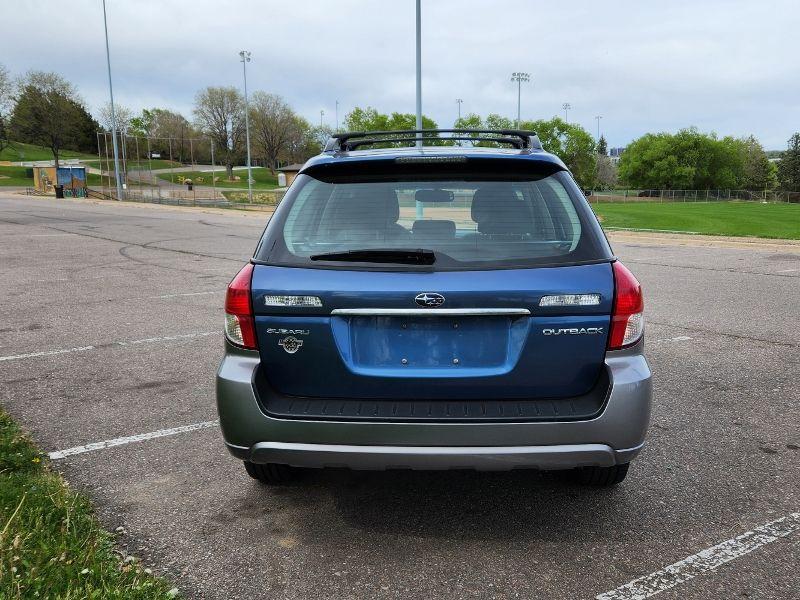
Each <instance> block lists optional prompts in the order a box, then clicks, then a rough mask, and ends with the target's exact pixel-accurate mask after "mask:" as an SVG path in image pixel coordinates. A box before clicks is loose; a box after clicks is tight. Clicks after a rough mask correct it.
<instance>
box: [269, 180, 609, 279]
mask: <svg viewBox="0 0 800 600" xmlns="http://www.w3.org/2000/svg"><path fill="white" fill-rule="evenodd" d="M395 251H397V252H395ZM420 252H422V253H424V257H427V259H426V260H423V261H422V262H423V263H424V265H423V266H420V264H417V263H414V261H408V259H407V256H404V255H403V253H410V254H414V253H418V254H419V253H420ZM395 255H397V257H395ZM610 257H611V252H610V249H609V248H608V244H607V242H606V241H605V237H604V236H603V234H602V232H600V230H599V226H598V224H597V221H596V219H595V217H594V215H593V213H592V212H591V209H590V208H589V207H588V205H587V204H586V201H585V199H584V198H583V195H582V194H581V193H580V190H579V189H578V188H577V186H576V185H575V183H574V182H573V181H572V179H571V177H570V176H569V175H568V174H567V173H565V172H556V173H551V174H545V175H542V176H528V177H526V178H524V179H520V180H516V179H515V180H497V179H495V178H492V177H491V176H488V175H487V176H486V177H485V178H480V177H479V178H475V176H474V175H472V176H470V177H469V178H466V177H463V176H453V177H451V178H447V177H445V178H442V176H439V177H437V178H431V177H428V176H425V177H423V176H417V177H414V176H408V175H404V176H403V178H402V179H396V180H391V179H388V180H387V179H385V178H382V179H380V180H375V179H374V178H373V179H372V180H365V181H359V180H358V179H357V178H355V177H352V176H350V177H347V178H345V179H344V180H342V179H341V178H338V179H334V180H329V181H321V180H319V179H315V178H314V177H311V176H308V175H301V176H300V177H298V180H297V181H296V182H295V183H294V185H293V186H292V188H291V190H290V192H289V193H288V194H287V197H286V198H285V199H284V200H283V202H282V203H281V206H280V207H279V209H278V211H277V212H276V214H275V216H274V218H273V219H272V221H271V222H270V224H269V227H268V228H267V231H266V232H265V236H264V239H262V242H261V244H260V245H259V249H258V250H257V252H256V259H258V260H261V261H264V262H267V263H269V264H274V265H285V266H305V267H314V268H340V269H352V268H354V267H356V268H378V269H380V270H394V269H403V270H407V269H413V268H425V269H426V270H465V269H474V270H485V269H493V268H515V267H528V266H545V265H565V264H581V263H587V262H599V261H602V260H608V259H609V258H610ZM395 261H396V262H395Z"/></svg>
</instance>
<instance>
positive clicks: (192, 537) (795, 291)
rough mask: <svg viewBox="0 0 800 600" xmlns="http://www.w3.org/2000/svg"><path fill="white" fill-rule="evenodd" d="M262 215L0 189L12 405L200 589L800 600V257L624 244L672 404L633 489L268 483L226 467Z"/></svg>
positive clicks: (458, 480) (438, 478)
mask: <svg viewBox="0 0 800 600" xmlns="http://www.w3.org/2000/svg"><path fill="white" fill-rule="evenodd" d="M266 219H267V217H266V216H265V215H263V214H255V215H254V214H249V213H241V212H239V211H227V212H226V211H221V210H213V209H205V210H187V209H179V208H169V207H160V206H147V205H134V204H117V203H105V202H93V201H74V200H73V201H56V200H53V199H43V198H28V197H21V196H11V195H8V194H5V193H3V192H0V277H2V281H3V287H2V295H1V296H0V332H2V334H1V335H0V359H2V360H0V403H2V405H3V406H4V407H5V408H6V409H8V410H9V411H10V412H11V413H12V414H13V415H14V416H15V417H16V418H17V419H19V420H20V421H21V422H22V424H23V425H24V426H25V427H26V428H28V429H29V430H30V431H31V432H32V433H33V435H34V437H35V439H36V440H37V442H38V443H39V444H40V445H41V447H42V448H43V449H45V450H47V451H51V452H61V453H62V455H61V458H59V459H58V460H56V461H54V463H53V464H54V466H55V468H57V469H59V470H61V471H63V472H64V474H65V476H66V477H67V479H68V480H69V481H70V482H71V483H72V484H73V485H74V486H76V487H78V488H80V489H83V490H85V491H86V492H88V493H89V495H90V496H91V497H92V498H93V499H94V501H95V502H96V504H97V507H98V511H99V515H100V518H101V520H102V521H103V523H104V524H105V525H106V526H107V527H108V528H109V529H111V530H113V529H114V528H116V527H117V526H122V527H124V528H125V533H124V535H122V536H121V538H120V543H121V544H122V545H123V546H125V548H126V549H127V550H128V551H130V552H132V553H134V554H136V555H138V556H143V557H144V558H145V559H146V560H147V561H148V562H149V563H150V564H151V565H153V566H154V568H155V570H156V571H157V572H163V573H165V574H166V575H167V576H168V577H170V578H172V579H173V580H174V581H175V582H176V584H177V585H178V587H179V588H180V589H181V590H182V591H183V592H184V593H185V594H186V595H187V596H188V597H190V598H215V599H216V598H219V599H231V598H248V599H249V598H291V599H294V598H297V599H300V598H403V599H409V598H410V599H429V598H526V599H529V598H543V599H544V598H546V599H562V598H563V599H580V598H594V597H595V596H597V595H601V594H605V595H604V596H601V597H603V598H607V599H609V600H617V599H621V598H635V597H639V598H643V597H647V596H646V594H650V593H652V592H654V591H655V592H660V593H659V595H658V598H659V599H661V598H663V599H672V600H676V599H696V598H697V599H699V598H722V597H724V598H740V597H750V598H762V599H775V598H798V589H800V577H799V576H798V556H800V534H799V533H798V531H797V527H796V526H795V523H796V520H793V517H791V515H795V514H796V513H797V512H798V510H800V431H799V428H798V423H800V383H798V373H800V329H798V328H797V327H796V326H795V324H796V323H798V322H800V303H798V302H797V298H798V296H799V295H800V293H799V292H800V254H798V253H797V252H795V251H791V250H789V249H786V248H783V247H781V246H769V245H758V246H753V247H720V246H719V245H708V246H700V245H691V246H687V245H682V244H685V240H682V239H678V240H672V241H670V240H664V239H662V238H659V237H653V238H646V237H625V236H623V235H622V234H615V235H614V236H612V238H613V239H614V240H616V241H615V242H614V246H615V250H616V251H617V252H618V253H619V255H620V256H621V257H622V258H623V259H624V260H625V261H626V264H628V265H629V266H630V267H631V268H632V269H633V270H634V271H635V272H636V274H637V275H638V276H639V278H640V279H641V280H642V282H643V285H644V288H645V292H646V298H647V315H648V325H647V345H648V354H649V357H650V361H651V365H652V367H653V371H654V374H655V394H656V396H655V407H654V414H653V426H652V430H651V432H650V437H649V441H648V445H647V447H646V449H645V450H644V452H643V454H642V456H641V457H640V459H639V460H638V461H637V462H636V463H635V464H634V466H633V468H632V470H631V474H630V475H629V478H628V480H626V482H625V483H624V484H623V485H621V486H620V487H618V488H616V489H613V490H608V491H592V490H587V489H583V488H580V487H577V486H574V485H571V484H568V483H565V482H563V481H562V480H560V479H559V478H557V477H553V476H549V475H541V474H537V473H528V472H515V473H506V474H502V473H500V474H479V473H460V472H450V473H447V472H446V473H391V474H385V473H384V474H354V475H350V474H347V473H340V472H324V473H315V474H311V475H309V476H308V477H307V478H306V479H305V480H304V481H302V482H301V483H298V484H297V485H293V486H290V487H286V488H284V489H274V490H270V489H265V488H263V487H260V486H259V485H257V484H256V483H255V482H253V481H252V480H250V479H249V478H247V476H246V475H245V473H244V470H243V469H242V468H241V465H240V464H239V463H238V462H237V461H236V460H234V459H233V458H231V457H230V456H228V455H227V453H226V452H225V450H224V449H223V446H222V442H221V439H220V435H219V431H218V429H217V427H216V424H215V423H214V421H215V419H216V410H215V407H214V393H213V375H214V371H215V368H216V366H217V364H218V361H219V358H220V356H221V353H222V335H221V333H220V331H221V327H222V308H221V307H222V302H223V294H224V289H225V286H226V284H227V283H228V281H229V280H230V278H231V277H232V275H233V274H234V273H235V272H236V271H237V269H238V268H239V267H240V266H241V264H242V263H243V262H244V261H245V260H246V259H247V258H248V257H249V256H250V254H251V252H252V250H253V248H254V246H255V243H256V240H257V239H258V237H259V235H260V234H261V231H262V229H263V227H264V224H265V221H266ZM723 245H724V244H723ZM75 449H79V450H80V451H76V450H75ZM67 450H70V452H69V453H66V452H64V451H67ZM56 456H59V455H58V454H56ZM668 567H669V568H668ZM689 576H691V577H689ZM639 578H644V579H641V580H639V581H638V582H637V583H633V584H630V585H629V586H628V587H621V586H625V585H626V584H629V582H632V581H634V580H637V579H639ZM642 590H645V591H642ZM636 594H639V595H636ZM642 594H644V595H642Z"/></svg>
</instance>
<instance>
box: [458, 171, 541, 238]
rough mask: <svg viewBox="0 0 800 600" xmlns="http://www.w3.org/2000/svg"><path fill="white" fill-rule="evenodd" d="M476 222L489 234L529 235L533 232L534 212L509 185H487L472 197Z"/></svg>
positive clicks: (473, 218)
mask: <svg viewBox="0 0 800 600" xmlns="http://www.w3.org/2000/svg"><path fill="white" fill-rule="evenodd" d="M471 214H472V220H473V221H475V222H476V223H477V224H478V231H479V232H481V233H487V234H525V233H530V232H532V231H533V211H532V210H531V207H530V206H529V205H528V203H527V202H526V201H525V199H524V198H520V197H519V196H518V195H517V193H516V192H515V191H514V188H513V187H512V186H511V185H510V184H508V183H495V184H487V185H485V186H482V187H480V188H478V189H477V190H475V193H474V194H473V195H472V209H471Z"/></svg>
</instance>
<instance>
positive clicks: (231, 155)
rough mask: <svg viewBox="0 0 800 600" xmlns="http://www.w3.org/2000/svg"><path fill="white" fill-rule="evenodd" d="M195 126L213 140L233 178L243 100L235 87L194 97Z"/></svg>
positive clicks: (207, 90)
mask: <svg viewBox="0 0 800 600" xmlns="http://www.w3.org/2000/svg"><path fill="white" fill-rule="evenodd" d="M193 112H194V117H195V120H196V121H197V125H198V127H199V128H200V130H201V131H203V133H205V135H207V136H208V137H209V138H211V140H212V141H213V143H214V145H215V146H216V148H217V152H218V154H219V156H221V157H222V159H223V160H222V163H223V164H224V165H225V170H226V171H227V173H228V179H230V180H232V179H233V163H234V161H235V159H236V156H237V154H238V153H240V148H241V145H242V138H243V137H244V125H245V123H244V99H243V98H242V95H241V94H240V93H239V91H238V90H237V89H236V88H234V87H207V88H206V89H204V90H203V91H201V92H198V94H197V96H196V97H195V108H194V111H193Z"/></svg>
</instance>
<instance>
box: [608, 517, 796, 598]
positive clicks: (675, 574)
mask: <svg viewBox="0 0 800 600" xmlns="http://www.w3.org/2000/svg"><path fill="white" fill-rule="evenodd" d="M796 531H800V513H792V514H790V515H788V516H786V517H781V518H780V519H777V520H775V521H772V522H770V523H767V524H766V525H762V526H761V527H756V528H755V529H753V530H752V531H748V532H747V533H743V534H742V535H740V536H737V537H735V538H733V539H730V540H726V541H724V542H722V543H721V544H717V545H716V546H713V547H711V548H707V549H706V550H703V551H702V552H698V553H697V554H693V555H692V556H687V557H686V558H684V559H683V560H679V561H678V562H676V563H673V564H671V565H669V566H668V567H664V568H663V569H661V570H660V571H656V572H655V573H650V575H645V576H644V577H639V578H638V579H634V580H633V581H631V582H630V583H626V584H625V585H623V586H620V587H618V588H617V589H615V590H611V591H610V592H604V593H602V594H600V595H598V596H595V598H596V600H644V599H645V598H649V597H651V596H655V595H656V594H659V593H661V592H663V591H665V590H668V589H671V588H674V587H675V586H676V585H679V584H681V583H683V582H685V581H689V580H690V579H693V578H695V577H697V576H698V575H702V574H704V573H708V572H709V571H714V570H715V569H717V568H719V567H721V566H722V565H724V564H725V563H727V562H730V561H732V560H735V559H737V558H740V557H742V556H744V555H746V554H749V553H750V552H752V551H753V550H757V549H758V548H760V547H761V546H764V545H766V544H769V543H771V542H774V541H776V540H779V539H780V538H782V537H786V536H787V535H789V534H790V533H794V532H796Z"/></svg>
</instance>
